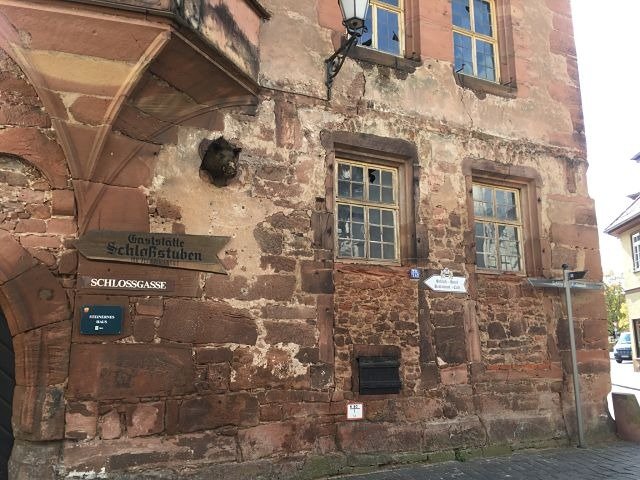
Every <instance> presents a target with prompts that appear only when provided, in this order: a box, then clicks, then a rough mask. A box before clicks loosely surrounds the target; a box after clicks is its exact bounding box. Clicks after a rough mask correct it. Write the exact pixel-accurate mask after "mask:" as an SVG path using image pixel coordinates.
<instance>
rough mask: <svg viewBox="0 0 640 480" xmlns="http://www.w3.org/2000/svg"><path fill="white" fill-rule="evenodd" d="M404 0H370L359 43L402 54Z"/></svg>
mask: <svg viewBox="0 0 640 480" xmlns="http://www.w3.org/2000/svg"><path fill="white" fill-rule="evenodd" d="M403 2H404V0H370V3H369V10H368V11H367V18H366V19H365V27H366V30H365V32H364V33H363V35H362V37H360V41H359V44H360V45H363V46H365V47H369V48H373V49H375V50H379V51H381V52H385V53H390V54H392V55H396V56H402V55H404V18H403V17H404V5H403Z"/></svg>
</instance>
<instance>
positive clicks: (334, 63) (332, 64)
mask: <svg viewBox="0 0 640 480" xmlns="http://www.w3.org/2000/svg"><path fill="white" fill-rule="evenodd" d="M345 26H346V27H347V34H348V35H349V38H348V40H347V41H346V42H345V43H343V44H342V45H341V46H340V48H339V49H338V50H336V51H335V53H334V54H333V55H331V56H330V57H329V58H327V59H326V60H325V61H324V63H325V66H326V79H325V82H324V83H325V85H326V86H327V100H331V87H332V85H333V79H334V78H336V76H337V75H338V72H339V71H340V69H341V68H342V64H343V63H344V61H345V60H346V59H347V57H348V56H349V51H350V50H351V48H353V46H354V45H355V44H356V42H357V41H358V38H360V37H361V36H362V33H363V32H364V31H365V30H366V27H365V26H364V25H363V26H362V27H360V28H350V27H349V25H345Z"/></svg>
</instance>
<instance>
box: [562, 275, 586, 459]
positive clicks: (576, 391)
mask: <svg viewBox="0 0 640 480" xmlns="http://www.w3.org/2000/svg"><path fill="white" fill-rule="evenodd" d="M562 269H563V272H562V273H563V277H564V293H565V295H566V298H567V317H568V320H569V341H570V343H571V366H572V368H573V394H574V397H575V401H576V418H577V421H578V446H579V447H585V443H584V433H583V431H582V408H581V406H580V377H579V376H578V360H577V357H576V336H575V333H574V331H573V307H572V305H571V285H570V284H569V266H568V265H563V266H562Z"/></svg>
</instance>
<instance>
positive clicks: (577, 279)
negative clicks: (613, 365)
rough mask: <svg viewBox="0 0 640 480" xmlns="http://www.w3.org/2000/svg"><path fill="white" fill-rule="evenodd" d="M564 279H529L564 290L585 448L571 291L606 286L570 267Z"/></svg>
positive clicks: (580, 436) (533, 283) (580, 431)
mask: <svg viewBox="0 0 640 480" xmlns="http://www.w3.org/2000/svg"><path fill="white" fill-rule="evenodd" d="M562 270H563V278H562V279H561V280H555V279H547V278H527V281H528V282H529V284H530V285H531V286H533V287H535V288H564V293H565V297H566V299H567V317H568V320H569V340H570V343H571V364H572V367H573V394H574V397H575V402H576V419H577V422H578V446H579V447H584V446H585V444H584V432H583V429H582V409H581V407H580V379H579V377H578V360H577V358H576V336H575V333H574V331H573V306H572V304H571V289H577V290H602V289H603V288H604V284H603V283H600V282H586V281H584V280H582V278H583V277H584V275H585V274H586V273H587V272H586V271H578V272H570V271H569V265H567V264H566V263H565V264H564V265H562Z"/></svg>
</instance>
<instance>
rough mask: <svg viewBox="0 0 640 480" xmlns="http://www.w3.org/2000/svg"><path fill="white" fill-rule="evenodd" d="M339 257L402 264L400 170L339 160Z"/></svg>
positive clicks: (336, 211)
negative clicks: (400, 247)
mask: <svg viewBox="0 0 640 480" xmlns="http://www.w3.org/2000/svg"><path fill="white" fill-rule="evenodd" d="M334 191H335V192H336V197H335V222H336V229H335V232H336V234H335V239H336V250H335V251H336V258H343V259H362V260H375V261H383V262H393V263H395V262H399V260H400V254H399V251H400V250H399V245H398V243H399V228H398V223H399V208H400V207H399V201H398V198H399V192H398V169H397V168H393V167H389V166H385V165H377V164H372V163H363V162H355V161H351V160H342V159H336V168H335V189H334Z"/></svg>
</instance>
